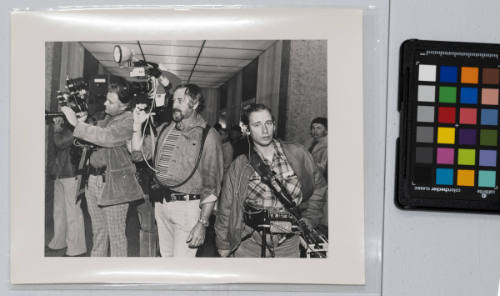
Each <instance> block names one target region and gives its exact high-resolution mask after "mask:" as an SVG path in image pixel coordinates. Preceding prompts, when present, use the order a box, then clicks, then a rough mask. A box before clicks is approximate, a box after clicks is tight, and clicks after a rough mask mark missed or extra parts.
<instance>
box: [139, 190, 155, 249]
mask: <svg viewBox="0 0 500 296" xmlns="http://www.w3.org/2000/svg"><path fill="white" fill-rule="evenodd" d="M136 208H137V216H138V217H139V225H140V227H141V229H140V231H139V254H140V256H141V257H155V256H156V250H157V240H158V230H157V228H156V223H155V215H154V207H153V204H152V203H151V201H149V196H148V195H146V197H145V199H144V201H141V202H140V203H139V204H138V205H137V207H136Z"/></svg>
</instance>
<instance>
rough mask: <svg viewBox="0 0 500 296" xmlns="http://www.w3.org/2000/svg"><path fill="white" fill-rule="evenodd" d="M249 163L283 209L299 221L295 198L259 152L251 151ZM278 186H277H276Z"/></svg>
mask: <svg viewBox="0 0 500 296" xmlns="http://www.w3.org/2000/svg"><path fill="white" fill-rule="evenodd" d="M249 156H250V159H249V162H250V164H251V165H252V167H253V169H254V170H255V171H256V172H257V174H258V175H259V176H260V177H261V180H262V182H263V183H264V184H266V185H267V186H268V187H269V188H270V189H271V191H273V193H274V194H275V196H276V198H278V201H279V202H280V203H281V204H282V205H283V207H284V208H285V209H286V210H287V211H289V212H290V214H292V215H293V216H294V217H295V218H296V219H297V220H299V219H300V216H298V211H297V204H296V203H295V201H293V198H292V197H291V196H290V194H289V193H288V190H287V189H286V188H285V186H284V185H283V184H281V182H280V181H279V180H278V178H276V174H275V173H274V172H273V171H272V170H271V168H270V167H269V166H268V165H267V164H266V163H264V161H263V160H262V159H261V158H260V156H259V155H258V154H257V152H256V151H255V150H254V149H250V153H249ZM274 184H276V185H274Z"/></svg>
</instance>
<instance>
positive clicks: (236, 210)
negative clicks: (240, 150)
mask: <svg viewBox="0 0 500 296" xmlns="http://www.w3.org/2000/svg"><path fill="white" fill-rule="evenodd" d="M281 144H282V147H283V152H284V153H285V156H286V158H287V160H288V162H289V163H290V166H291V167H292V169H293V171H294V172H295V174H296V175H297V177H298V178H299V180H300V183H301V186H302V203H301V204H300V208H301V209H302V218H304V219H306V220H308V221H309V222H311V224H313V225H316V224H318V223H319V220H320V219H321V217H322V216H323V207H324V204H325V199H326V194H325V193H326V190H327V185H326V182H325V179H324V178H323V177H322V176H321V173H320V170H319V169H318V167H317V166H316V164H315V163H314V160H313V158H312V156H311V154H310V153H309V152H308V151H307V150H306V149H305V148H304V147H303V146H302V145H297V144H291V143H284V142H281ZM254 171H255V170H254V169H253V167H252V166H251V164H250V162H249V161H248V158H247V156H246V155H240V156H239V157H238V158H236V159H235V160H234V161H233V163H232V164H231V166H230V167H229V170H228V172H227V173H226V175H225V178H224V185H223V187H222V192H221V197H220V199H219V204H218V212H217V219H216V222H215V233H216V235H217V237H216V244H217V248H218V249H220V250H235V249H236V248H238V246H239V244H240V242H241V238H242V235H243V232H244V229H245V226H246V225H245V223H244V222H243V207H244V201H245V198H246V197H247V195H248V193H247V189H248V182H249V179H250V176H251V175H252V174H253V173H254Z"/></svg>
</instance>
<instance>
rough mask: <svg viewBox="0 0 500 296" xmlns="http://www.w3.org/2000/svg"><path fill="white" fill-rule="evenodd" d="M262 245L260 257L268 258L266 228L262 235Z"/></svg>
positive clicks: (263, 229)
mask: <svg viewBox="0 0 500 296" xmlns="http://www.w3.org/2000/svg"><path fill="white" fill-rule="evenodd" d="M260 237H261V241H262V242H261V244H260V248H261V249H260V257H262V258H265V257H266V248H267V232H266V228H262V234H261V236H260Z"/></svg>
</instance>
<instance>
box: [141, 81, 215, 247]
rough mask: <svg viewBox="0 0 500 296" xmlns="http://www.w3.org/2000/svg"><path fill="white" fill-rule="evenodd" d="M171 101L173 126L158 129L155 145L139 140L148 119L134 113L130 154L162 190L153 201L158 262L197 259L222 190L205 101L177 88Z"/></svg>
mask: <svg viewBox="0 0 500 296" xmlns="http://www.w3.org/2000/svg"><path fill="white" fill-rule="evenodd" d="M173 100H174V103H173V113H172V119H173V121H172V122H171V123H170V124H168V125H167V124H163V125H161V126H160V127H159V129H158V131H159V133H158V137H157V140H156V141H152V140H151V137H150V136H147V137H145V138H144V137H143V136H142V128H141V127H142V123H143V122H144V121H145V120H146V118H147V117H148V116H149V114H147V113H145V112H144V111H143V110H141V109H140V108H139V106H138V107H136V109H135V110H134V135H133V137H132V150H133V151H141V152H142V153H143V154H144V157H145V158H147V159H149V158H151V159H152V162H153V164H154V167H155V177H156V180H157V182H158V183H159V184H160V185H161V186H162V188H163V189H164V190H163V192H164V193H163V194H162V196H161V198H160V200H157V201H155V218H156V223H157V226H158V237H159V243H160V253H161V256H162V257H195V255H196V251H197V248H198V247H199V246H201V245H202V244H203V242H204V240H205V231H206V227H207V226H208V225H209V222H208V221H209V218H210V214H211V212H212V209H213V207H214V205H215V202H216V201H217V197H218V195H219V193H220V189H221V183H222V174H223V157H222V143H221V140H220V138H219V136H218V134H217V132H215V130H214V129H212V128H210V129H208V128H207V122H206V121H205V119H204V118H203V117H202V116H201V114H200V112H201V110H202V108H203V95H202V93H201V89H200V88H199V87H198V86H197V85H195V84H183V85H179V86H177V87H176V89H175V90H174V96H173ZM153 147H155V149H154V151H155V152H154V154H153V153H152V148H153ZM136 154H137V153H136Z"/></svg>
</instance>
